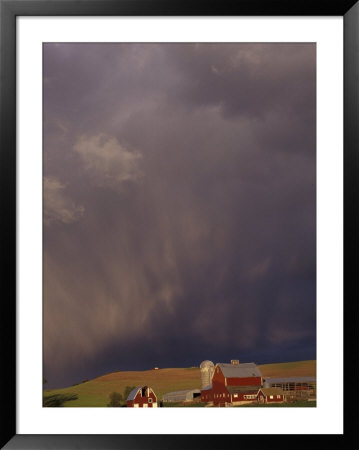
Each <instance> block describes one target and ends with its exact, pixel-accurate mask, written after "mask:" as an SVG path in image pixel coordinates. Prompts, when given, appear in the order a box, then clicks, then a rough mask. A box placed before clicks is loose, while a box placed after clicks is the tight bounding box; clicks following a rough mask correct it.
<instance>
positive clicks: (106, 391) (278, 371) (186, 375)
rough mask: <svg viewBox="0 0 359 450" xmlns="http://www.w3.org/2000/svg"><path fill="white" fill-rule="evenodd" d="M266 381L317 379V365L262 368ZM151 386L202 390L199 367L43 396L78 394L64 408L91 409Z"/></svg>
mask: <svg viewBox="0 0 359 450" xmlns="http://www.w3.org/2000/svg"><path fill="white" fill-rule="evenodd" d="M259 368H260V370H261V372H262V374H263V376H264V377H271V376H272V377H279V376H315V374H316V361H298V362H291V363H280V364H265V365H260V366H259ZM145 384H146V385H148V386H151V387H152V388H153V390H154V391H155V393H156V395H157V397H158V398H159V399H161V398H162V395H163V394H165V393H166V392H171V391H177V390H182V389H194V388H200V387H201V381H200V371H199V368H198V367H193V368H184V369H178V368H172V369H159V370H146V371H138V372H130V371H129V372H113V373H109V374H106V375H103V376H100V377H98V378H94V379H93V380H89V381H87V382H85V383H80V384H78V385H75V386H70V387H67V388H63V389H52V390H45V391H44V395H45V396H48V395H53V394H77V395H78V399H77V400H71V401H68V402H65V403H64V406H70V407H76V406H80V407H81V406H82V407H91V406H96V407H99V406H107V403H108V401H109V395H110V393H111V392H114V391H116V392H119V393H123V392H124V390H125V388H126V386H138V385H145Z"/></svg>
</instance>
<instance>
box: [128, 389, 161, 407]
mask: <svg viewBox="0 0 359 450" xmlns="http://www.w3.org/2000/svg"><path fill="white" fill-rule="evenodd" d="M127 407H130V408H157V396H156V394H155V393H154V392H153V389H151V388H150V387H148V386H137V387H135V388H134V389H132V391H131V392H130V393H129V395H128V397H127Z"/></svg>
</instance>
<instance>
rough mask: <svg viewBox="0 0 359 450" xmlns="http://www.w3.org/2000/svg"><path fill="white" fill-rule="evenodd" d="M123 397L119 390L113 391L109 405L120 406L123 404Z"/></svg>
mask: <svg viewBox="0 0 359 450" xmlns="http://www.w3.org/2000/svg"><path fill="white" fill-rule="evenodd" d="M122 402H123V397H122V394H120V393H119V392H111V394H110V402H109V403H108V405H107V406H111V407H119V406H122Z"/></svg>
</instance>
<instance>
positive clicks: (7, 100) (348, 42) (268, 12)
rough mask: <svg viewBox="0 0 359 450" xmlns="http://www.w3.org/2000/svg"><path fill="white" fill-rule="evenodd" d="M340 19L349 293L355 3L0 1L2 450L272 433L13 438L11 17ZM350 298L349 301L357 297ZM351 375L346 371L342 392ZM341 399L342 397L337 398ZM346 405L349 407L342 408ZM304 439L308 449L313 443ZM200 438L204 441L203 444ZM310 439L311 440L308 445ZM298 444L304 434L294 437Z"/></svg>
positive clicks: (357, 103) (358, 45) (232, 441)
mask: <svg viewBox="0 0 359 450" xmlns="http://www.w3.org/2000/svg"><path fill="white" fill-rule="evenodd" d="M128 15H131V16H158V15H160V16H342V17H343V19H344V236H345V239H344V267H345V265H346V271H344V286H345V289H346V290H347V293H349V292H350V293H351V292H355V288H356V278H357V277H356V275H357V268H356V267H357V265H356V264H350V263H351V262H352V261H355V260H354V252H355V251H356V248H357V245H356V244H357V230H358V219H357V209H358V200H357V197H356V195H355V193H356V192H357V187H358V181H357V179H358V168H359V165H358V163H359V161H358V159H359V155H358V153H359V152H358V149H359V140H358V134H359V126H358V124H359V59H358V52H359V2H358V0H337V1H334V2H328V1H325V0H316V1H313V0H301V1H299V2H294V1H291V2H288V0H255V1H254V0H238V1H236V2H230V1H226V0H222V1H208V0H207V1H200V0H192V1H190V2H189V1H188V2H187V1H185V0H182V1H180V0H172V1H168V0H0V30H1V34H0V39H1V40H0V50H1V66H0V69H1V86H0V88H1V91H0V92H1V94H0V95H1V97H0V102H1V103H0V126H1V128H0V155H1V160H0V161H1V162H0V168H1V176H0V180H1V198H2V205H3V211H2V213H3V214H2V220H1V223H2V233H1V239H2V256H3V258H2V259H3V262H5V264H4V265H3V272H2V284H3V287H5V289H3V295H2V299H1V302H0V304H1V337H2V339H1V343H2V358H1V362H2V365H1V366H2V369H1V371H0V372H1V378H2V384H1V386H2V401H1V408H2V412H3V414H2V417H3V419H2V422H1V424H0V427H1V440H0V444H1V445H2V447H1V448H6V449H20V448H21V449H35V448H36V449H45V448H46V449H49V448H53V449H60V448H61V449H70V448H83V449H100V448H101V449H115V448H116V449H122V448H123V449H125V448H126V449H144V448H146V449H149V448H156V449H161V448H166V449H167V448H172V449H177V448H178V449H179V448H181V449H182V448H186V447H187V448H193V447H198V446H200V447H201V446H202V445H203V444H204V443H206V446H207V447H208V446H210V447H212V446H213V447H214V446H217V447H218V445H220V447H222V448H223V445H225V446H227V445H235V446H237V445H243V444H246V443H249V442H250V443H251V444H252V445H253V442H256V441H261V442H263V441H264V440H265V441H266V442H267V440H268V439H269V438H270V440H273V439H276V438H278V435H270V436H268V435H260V434H258V435H246V434H242V435H236V434H233V435H190V436H188V435H183V434H182V435H181V434H178V435H166V434H163V435H162V434H161V435H126V434H120V435H18V434H16V292H17V289H16V250H17V249H16V17H18V16H128ZM351 296H353V300H356V299H355V298H354V295H353V294H351ZM355 304H356V302H355V301H350V298H349V297H348V298H347V301H346V302H345V309H344V318H345V319H344V320H345V329H346V332H347V333H348V334H350V337H351V339H350V341H349V339H348V340H347V341H346V342H348V345H349V346H348V345H347V346H346V348H345V350H344V359H345V361H346V367H351V368H355V367H356V360H355V359H354V358H356V352H355V351H353V347H352V345H353V344H352V343H353V342H355V341H356V339H355V334H356V333H355V327H354V321H355V318H356V316H355ZM354 374H355V370H350V371H349V370H348V371H346V372H345V386H346V387H347V391H346V392H349V390H350V389H351V388H350V386H354ZM339 394H340V395H343V398H345V395H344V394H345V393H344V392H343V393H339ZM345 407H346V408H348V402H346V403H345ZM355 417H356V414H355V413H354V414H352V413H351V414H347V415H346V416H345V422H344V434H343V435H334V436H333V435H326V436H327V437H331V438H332V439H335V440H336V441H337V442H336V444H335V445H336V447H338V446H340V447H341V446H343V442H340V441H342V440H343V439H344V438H345V436H347V437H348V434H349V433H351V431H353V428H354V420H355ZM280 437H281V440H280V442H279V440H278V439H277V441H278V442H277V443H276V446H278V445H279V446H280V445H283V447H284V445H286V446H287V445H288V439H290V440H291V441H292V440H293V437H294V436H293V435H289V436H288V435H280ZM319 437H320V436H310V439H311V444H314V445H315V442H316V441H317V439H316V438H319ZM205 438H206V439H205ZM313 438H314V440H313ZM295 439H296V442H298V444H299V445H300V443H301V442H302V443H304V442H305V440H306V439H308V435H296V436H295Z"/></svg>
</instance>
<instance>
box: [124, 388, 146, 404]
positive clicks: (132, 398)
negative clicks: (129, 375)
mask: <svg viewBox="0 0 359 450" xmlns="http://www.w3.org/2000/svg"><path fill="white" fill-rule="evenodd" d="M141 388H142V386H136V387H135V388H133V389H132V391H131V392H130V393H129V394H128V397H127V401H128V400H134V399H135V397H136V395H137V392H138V391H139V390H140V389H141Z"/></svg>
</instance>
